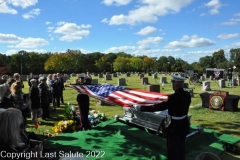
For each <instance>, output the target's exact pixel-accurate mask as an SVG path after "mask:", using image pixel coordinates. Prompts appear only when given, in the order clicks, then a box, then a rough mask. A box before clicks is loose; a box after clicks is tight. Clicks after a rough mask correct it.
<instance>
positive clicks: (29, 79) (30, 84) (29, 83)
mask: <svg viewBox="0 0 240 160" xmlns="http://www.w3.org/2000/svg"><path fill="white" fill-rule="evenodd" d="M32 79H35V80H36V83H37V85H38V78H35V76H34V74H33V73H30V76H29V78H28V86H29V90H30V88H31V86H32V83H31V80H32Z"/></svg>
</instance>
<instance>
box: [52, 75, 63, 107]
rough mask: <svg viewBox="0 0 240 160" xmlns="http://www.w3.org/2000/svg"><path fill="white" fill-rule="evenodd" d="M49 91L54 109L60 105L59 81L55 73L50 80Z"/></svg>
mask: <svg viewBox="0 0 240 160" xmlns="http://www.w3.org/2000/svg"><path fill="white" fill-rule="evenodd" d="M50 86H51V93H52V103H53V108H54V110H56V107H60V88H61V83H60V81H59V79H58V78H57V75H56V74H54V75H53V79H52V80H51V81H50Z"/></svg>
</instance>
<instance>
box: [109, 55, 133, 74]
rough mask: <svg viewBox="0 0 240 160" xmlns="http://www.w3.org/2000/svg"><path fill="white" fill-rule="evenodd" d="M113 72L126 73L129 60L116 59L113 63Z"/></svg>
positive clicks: (124, 58)
mask: <svg viewBox="0 0 240 160" xmlns="http://www.w3.org/2000/svg"><path fill="white" fill-rule="evenodd" d="M113 66H114V71H128V70H129V68H130V59H129V58H128V57H121V56H119V57H117V58H116V59H115V61H114V62H113Z"/></svg>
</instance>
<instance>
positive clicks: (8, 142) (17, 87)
mask: <svg viewBox="0 0 240 160" xmlns="http://www.w3.org/2000/svg"><path fill="white" fill-rule="evenodd" d="M14 75H15V76H17V78H18V74H14ZM171 76H172V81H171V82H172V87H173V90H174V93H173V94H171V95H169V96H168V100H167V101H165V102H162V103H159V104H155V105H152V106H141V107H140V111H142V112H155V111H162V110H166V109H168V114H169V115H170V116H171V123H170V124H169V125H168V126H167V129H166V130H167V148H168V159H169V160H184V159H185V141H186V135H187V134H188V133H189V129H190V122H189V119H188V116H187V115H188V110H189V106H190V103H191V95H190V93H189V92H187V91H184V90H183V85H184V80H185V78H183V77H179V76H177V75H171ZM1 83H2V84H1V85H0V93H1V94H0V102H1V103H0V105H1V108H7V109H0V130H1V131H4V132H3V133H2V134H1V136H0V150H7V151H10V152H17V148H18V147H19V145H20V142H21V139H19V135H20V134H21V135H23V133H24V132H22V130H24V126H25V125H24V120H25V119H26V115H25V112H24V109H25V108H21V107H19V108H18V107H16V106H14V107H15V108H10V107H11V106H9V104H8V103H7V101H6V100H5V98H6V97H9V95H11V96H13V99H16V98H15V95H17V96H20V97H23V99H24V94H23V93H22V90H21V89H22V87H24V85H23V83H22V82H21V80H20V79H16V78H15V79H8V78H6V76H2V80H1ZM90 84H91V75H90V74H88V73H87V75H82V74H81V75H79V77H78V79H77V80H76V85H90ZM29 86H30V90H29V98H30V100H31V104H32V105H31V106H32V112H33V114H36V115H37V114H38V111H39V110H38V109H39V107H42V109H43V118H48V117H49V114H48V107H49V103H50V98H49V97H50V95H52V99H51V102H52V103H53V106H55V107H59V105H60V99H61V101H62V103H63V97H62V91H63V89H64V85H63V80H62V79H61V77H60V75H59V74H53V75H49V76H48V77H47V78H45V77H40V78H39V79H38V80H37V78H35V77H34V76H33V75H31V77H30V79H29ZM9 88H11V89H10V90H9ZM13 102H14V101H13ZM77 102H78V107H79V110H80V118H81V119H80V122H81V125H80V127H81V129H82V130H87V129H89V128H90V126H89V122H88V114H89V96H88V95H86V94H83V93H80V92H79V93H78V95H77ZM6 106H8V107H6ZM7 126H11V127H7ZM8 133H9V137H8V136H6V135H7V134H8ZM4 136H6V137H7V138H5V137H4ZM20 137H21V136H20ZM32 150H34V151H36V152H39V151H41V150H42V146H40V145H39V146H36V147H35V148H33V149H32Z"/></svg>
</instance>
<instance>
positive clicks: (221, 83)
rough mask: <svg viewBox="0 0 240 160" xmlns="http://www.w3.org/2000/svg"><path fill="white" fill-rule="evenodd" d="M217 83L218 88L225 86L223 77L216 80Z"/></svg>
mask: <svg viewBox="0 0 240 160" xmlns="http://www.w3.org/2000/svg"><path fill="white" fill-rule="evenodd" d="M218 83H219V84H218V85H219V87H220V88H225V87H226V85H225V80H224V79H220V80H218Z"/></svg>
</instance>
